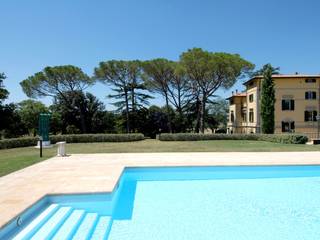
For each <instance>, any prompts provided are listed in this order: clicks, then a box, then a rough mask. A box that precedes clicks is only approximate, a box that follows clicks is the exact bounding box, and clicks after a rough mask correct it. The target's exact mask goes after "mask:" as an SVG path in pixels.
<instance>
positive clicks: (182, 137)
mask: <svg viewBox="0 0 320 240" xmlns="http://www.w3.org/2000/svg"><path fill="white" fill-rule="evenodd" d="M157 139H159V140H160V141H203V140H253V141H267V142H277V143H288V144H305V143H306V142H307V141H308V137H307V136H305V135H298V134H197V133H176V134H170V133H163V134H161V135H158V136H157Z"/></svg>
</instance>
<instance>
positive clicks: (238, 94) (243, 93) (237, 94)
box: [227, 92, 247, 99]
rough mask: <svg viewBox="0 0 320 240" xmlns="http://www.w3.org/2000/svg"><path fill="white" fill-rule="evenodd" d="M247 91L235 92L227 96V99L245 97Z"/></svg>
mask: <svg viewBox="0 0 320 240" xmlns="http://www.w3.org/2000/svg"><path fill="white" fill-rule="evenodd" d="M246 96H247V93H245V92H242V93H235V94H233V95H232V96H230V97H228V98H227V99H230V98H233V97H246Z"/></svg>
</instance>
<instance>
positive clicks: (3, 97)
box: [0, 73, 9, 104]
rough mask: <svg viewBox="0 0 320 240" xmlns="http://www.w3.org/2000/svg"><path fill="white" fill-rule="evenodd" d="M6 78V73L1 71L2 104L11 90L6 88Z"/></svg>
mask: <svg viewBox="0 0 320 240" xmlns="http://www.w3.org/2000/svg"><path fill="white" fill-rule="evenodd" d="M5 79H6V75H4V73H0V104H1V103H2V101H3V100H5V99H7V98H8V95H9V92H8V90H7V89H5V88H4V85H3V81H4V80H5Z"/></svg>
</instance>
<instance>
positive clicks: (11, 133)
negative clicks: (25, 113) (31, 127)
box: [0, 103, 27, 139]
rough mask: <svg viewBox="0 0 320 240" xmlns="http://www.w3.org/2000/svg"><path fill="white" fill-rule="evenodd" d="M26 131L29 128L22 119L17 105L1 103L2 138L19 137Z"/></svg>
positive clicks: (0, 123)
mask: <svg viewBox="0 0 320 240" xmlns="http://www.w3.org/2000/svg"><path fill="white" fill-rule="evenodd" d="M26 133H27V129H26V127H25V126H24V124H23V123H22V121H21V117H20V115H19V112H18V109H17V105H15V104H13V103H10V104H5V105H0V139H1V137H5V138H13V137H19V136H22V135H24V134H26Z"/></svg>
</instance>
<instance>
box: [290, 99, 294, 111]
mask: <svg viewBox="0 0 320 240" xmlns="http://www.w3.org/2000/svg"><path fill="white" fill-rule="evenodd" d="M290 110H294V100H291V109H290Z"/></svg>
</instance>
